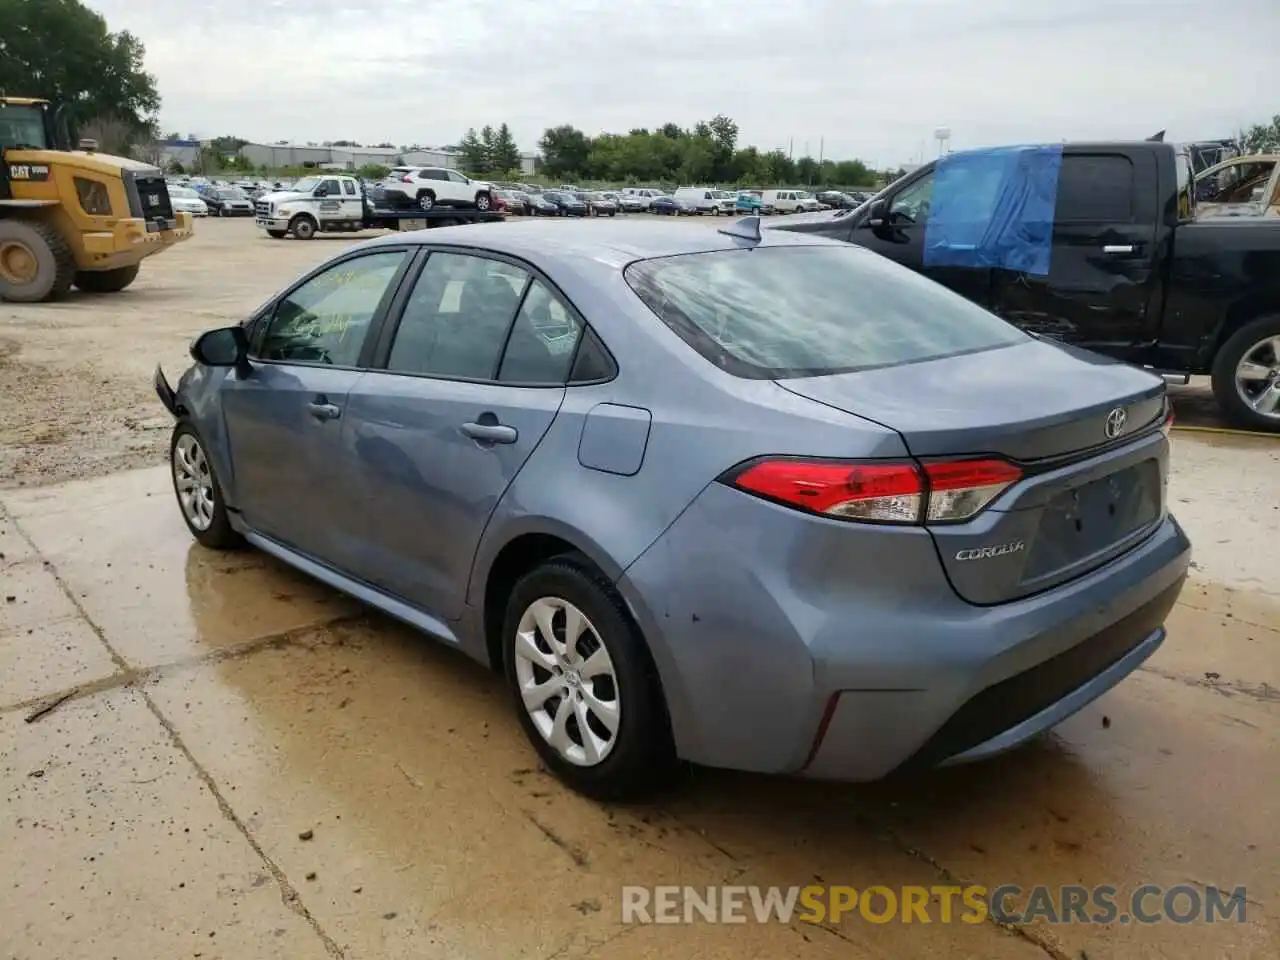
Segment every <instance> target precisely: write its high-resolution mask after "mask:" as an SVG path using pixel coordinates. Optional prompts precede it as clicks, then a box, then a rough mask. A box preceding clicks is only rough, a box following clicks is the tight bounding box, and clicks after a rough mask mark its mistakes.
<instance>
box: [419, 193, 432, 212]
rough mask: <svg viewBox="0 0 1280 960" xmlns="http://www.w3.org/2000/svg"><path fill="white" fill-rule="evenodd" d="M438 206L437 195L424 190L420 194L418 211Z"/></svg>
mask: <svg viewBox="0 0 1280 960" xmlns="http://www.w3.org/2000/svg"><path fill="white" fill-rule="evenodd" d="M435 205H436V195H435V194H434V193H432V192H431V191H430V190H423V191H422V192H421V193H419V194H418V209H419V210H430V209H431V208H432V207H434V206H435Z"/></svg>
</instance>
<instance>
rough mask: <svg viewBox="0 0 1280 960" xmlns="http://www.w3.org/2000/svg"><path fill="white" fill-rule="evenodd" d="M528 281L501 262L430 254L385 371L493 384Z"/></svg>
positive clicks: (460, 255) (419, 276) (454, 255)
mask: <svg viewBox="0 0 1280 960" xmlns="http://www.w3.org/2000/svg"><path fill="white" fill-rule="evenodd" d="M529 279H530V277H529V274H528V273H527V272H526V271H524V270H522V269H520V268H519V267H516V266H512V265H511V264H509V263H505V262H503V261H501V260H490V259H487V258H485V257H477V256H472V255H470V254H458V253H433V254H431V256H430V257H429V258H428V260H427V263H426V265H425V266H424V267H423V268H422V272H421V273H420V274H419V275H418V279H417V281H416V282H415V283H414V287H413V292H412V293H411V294H410V295H409V299H408V301H407V302H406V303H405V307H404V313H403V314H402V315H401V318H400V325H399V327H398V328H397V329H396V334H395V339H394V340H392V342H391V353H390V355H389V356H388V358H387V370H388V371H389V372H391V373H416V374H422V375H425V376H431V377H450V378H462V379H467V380H493V379H494V378H495V377H496V376H497V372H498V362H499V358H500V357H501V356H502V348H503V344H504V343H505V342H506V340H507V332H508V330H510V328H511V321H512V318H513V317H514V316H515V313H516V309H517V306H518V305H519V303H520V298H521V296H522V295H523V293H524V290H525V286H526V285H527V284H528V282H529Z"/></svg>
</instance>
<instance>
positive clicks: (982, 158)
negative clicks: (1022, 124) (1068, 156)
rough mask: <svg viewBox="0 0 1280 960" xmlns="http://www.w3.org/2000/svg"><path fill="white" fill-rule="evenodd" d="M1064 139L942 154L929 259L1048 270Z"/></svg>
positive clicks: (927, 239)
mask: <svg viewBox="0 0 1280 960" xmlns="http://www.w3.org/2000/svg"><path fill="white" fill-rule="evenodd" d="M1061 168H1062V147H1061V146H1060V145H1050V146H1026V147H998V148H994V149H990V150H966V151H962V152H958V153H952V154H948V155H947V156H945V157H943V158H942V159H941V160H939V161H938V164H937V167H936V172H935V174H934V184H933V195H932V197H931V198H930V209H929V220H928V226H927V227H926V228H925V236H924V265H925V267H971V268H981V269H992V268H999V269H1004V270H1016V271H1018V272H1020V273H1027V274H1031V275H1032V276H1037V277H1043V276H1047V275H1048V273H1049V261H1050V255H1051V253H1052V250H1053V219H1054V209H1055V208H1056V206H1057V202H1058V172H1059V170H1061Z"/></svg>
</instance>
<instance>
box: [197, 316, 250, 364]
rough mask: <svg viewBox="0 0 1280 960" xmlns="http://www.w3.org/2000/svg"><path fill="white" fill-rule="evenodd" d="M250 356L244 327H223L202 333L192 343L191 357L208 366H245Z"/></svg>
mask: <svg viewBox="0 0 1280 960" xmlns="http://www.w3.org/2000/svg"><path fill="white" fill-rule="evenodd" d="M248 356H249V337H248V335H247V334H246V333H245V331H244V327H241V326H235V327H221V328H219V329H217V330H209V331H208V332H206V333H202V334H200V336H198V337H197V338H196V340H195V342H194V343H192V344H191V358H192V359H193V360H195V362H196V363H199V364H203V365H204V366H206V367H237V368H240V367H243V366H244V365H245V363H246V361H247V359H248Z"/></svg>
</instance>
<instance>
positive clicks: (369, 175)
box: [356, 163, 391, 180]
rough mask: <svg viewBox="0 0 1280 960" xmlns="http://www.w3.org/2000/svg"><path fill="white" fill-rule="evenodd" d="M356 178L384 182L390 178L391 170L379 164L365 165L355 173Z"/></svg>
mask: <svg viewBox="0 0 1280 960" xmlns="http://www.w3.org/2000/svg"><path fill="white" fill-rule="evenodd" d="M356 176H357V177H360V179H362V180H385V179H386V178H387V177H389V176H391V168H390V167H384V166H383V165H382V164H380V163H366V164H365V165H364V166H363V167H361V168H360V169H359V170H357V171H356Z"/></svg>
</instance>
